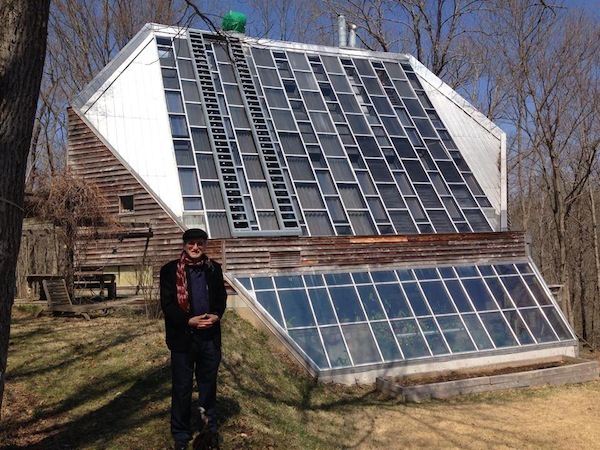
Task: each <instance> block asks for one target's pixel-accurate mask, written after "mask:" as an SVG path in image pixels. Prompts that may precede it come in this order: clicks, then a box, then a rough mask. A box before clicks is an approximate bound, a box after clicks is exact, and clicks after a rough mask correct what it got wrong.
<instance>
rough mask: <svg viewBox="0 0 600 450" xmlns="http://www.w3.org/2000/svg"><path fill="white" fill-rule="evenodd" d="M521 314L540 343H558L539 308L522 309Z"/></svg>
mask: <svg viewBox="0 0 600 450" xmlns="http://www.w3.org/2000/svg"><path fill="white" fill-rule="evenodd" d="M521 314H522V316H523V319H524V320H525V323H527V325H528V326H529V329H530V330H531V332H532V333H533V336H534V337H535V338H536V339H537V341H538V342H553V341H556V336H555V335H554V332H553V331H552V327H551V326H550V324H549V323H548V321H547V320H546V318H545V317H544V315H543V314H542V312H541V311H540V310H539V309H538V308H533V309H522V310H521Z"/></svg>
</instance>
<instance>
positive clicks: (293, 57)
mask: <svg viewBox="0 0 600 450" xmlns="http://www.w3.org/2000/svg"><path fill="white" fill-rule="evenodd" d="M287 56H288V59H289V61H290V64H291V66H292V67H293V68H294V69H300V70H310V66H309V65H308V61H307V60H306V57H305V55H304V53H294V52H287Z"/></svg>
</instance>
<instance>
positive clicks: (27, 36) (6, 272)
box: [0, 0, 50, 407]
mask: <svg viewBox="0 0 600 450" xmlns="http://www.w3.org/2000/svg"><path fill="white" fill-rule="evenodd" d="M49 10H50V0H36V1H34V2H32V1H29V0H3V1H2V3H0V23H1V24H2V27H0V170H1V173H2V176H0V280H2V282H1V283H0V407H1V406H2V398H3V397H4V381H5V378H6V362H7V355H8V340H9V336H10V319H11V309H12V305H13V302H14V295H15V267H16V263H17V257H18V255H19V245H20V241H21V227H22V225H23V193H24V187H25V170H26V166H27V155H28V153H29V144H30V141H31V134H32V131H33V121H34V119H35V111H36V105H37V100H38V94H39V90H40V81H41V78H42V70H43V67H44V58H45V55H46V38H47V28H48V14H49Z"/></svg>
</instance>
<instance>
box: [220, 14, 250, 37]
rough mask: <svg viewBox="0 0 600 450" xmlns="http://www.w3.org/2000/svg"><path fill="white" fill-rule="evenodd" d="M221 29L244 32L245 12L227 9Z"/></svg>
mask: <svg viewBox="0 0 600 450" xmlns="http://www.w3.org/2000/svg"><path fill="white" fill-rule="evenodd" d="M223 30H225V31H235V32H237V33H244V32H245V31H246V14H243V13H241V12H237V11H229V12H228V13H227V14H225V17H223Z"/></svg>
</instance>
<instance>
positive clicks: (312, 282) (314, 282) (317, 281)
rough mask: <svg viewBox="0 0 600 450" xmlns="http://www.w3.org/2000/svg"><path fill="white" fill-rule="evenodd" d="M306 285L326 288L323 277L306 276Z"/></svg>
mask: <svg viewBox="0 0 600 450" xmlns="http://www.w3.org/2000/svg"><path fill="white" fill-rule="evenodd" d="M304 283H306V285H307V286H308V287H311V286H325V284H324V282H323V275H319V274H317V275H304Z"/></svg>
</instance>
